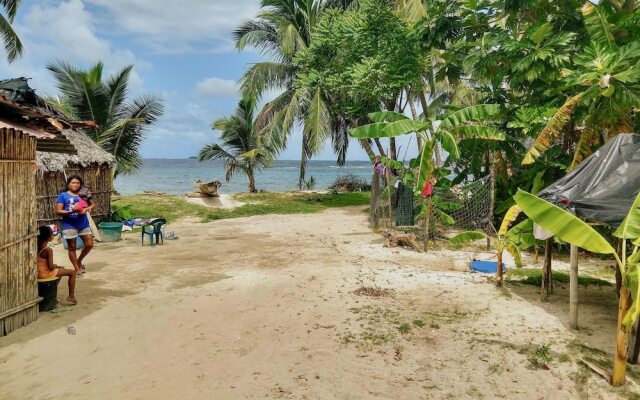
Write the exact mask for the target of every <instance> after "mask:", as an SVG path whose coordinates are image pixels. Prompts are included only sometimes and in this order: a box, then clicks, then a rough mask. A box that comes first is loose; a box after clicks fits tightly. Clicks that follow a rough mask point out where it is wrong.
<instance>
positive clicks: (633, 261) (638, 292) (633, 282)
mask: <svg viewBox="0 0 640 400" xmlns="http://www.w3.org/2000/svg"><path fill="white" fill-rule="evenodd" d="M638 262H640V252H637V253H635V254H633V255H632V256H631V257H629V258H628V259H627V272H626V274H625V276H624V282H623V283H624V286H625V287H626V288H627V289H629V292H630V293H631V298H632V299H633V302H632V303H631V307H629V311H627V313H626V314H625V316H624V318H623V320H622V323H623V324H625V325H626V326H627V329H629V330H630V329H631V327H632V326H633V324H634V323H635V322H636V320H637V319H638V315H640V301H639V300H640V284H639V282H638V281H640V271H639V270H638Z"/></svg>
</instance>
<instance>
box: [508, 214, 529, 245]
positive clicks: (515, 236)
mask: <svg viewBox="0 0 640 400" xmlns="http://www.w3.org/2000/svg"><path fill="white" fill-rule="evenodd" d="M505 236H506V238H507V239H509V240H510V241H512V242H513V243H514V244H515V245H516V246H518V249H520V250H526V249H528V248H529V247H531V246H533V245H534V244H536V238H535V236H534V235H533V221H532V220H531V218H527V219H525V220H524V221H522V222H520V223H519V224H517V225H516V226H514V227H513V228H511V229H509V230H508V231H507V234H506V235H505Z"/></svg>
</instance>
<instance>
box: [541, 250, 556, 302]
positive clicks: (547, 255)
mask: <svg viewBox="0 0 640 400" xmlns="http://www.w3.org/2000/svg"><path fill="white" fill-rule="evenodd" d="M552 246H553V238H549V239H547V241H546V244H545V247H544V267H543V268H542V286H541V288H540V301H549V281H550V280H551V259H552V253H551V251H552Z"/></svg>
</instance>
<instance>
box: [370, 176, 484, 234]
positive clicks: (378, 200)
mask: <svg viewBox="0 0 640 400" xmlns="http://www.w3.org/2000/svg"><path fill="white" fill-rule="evenodd" d="M389 189H391V192H389ZM396 190H397V189H395V188H394V187H393V186H392V187H391V188H389V187H388V185H387V182H386V179H385V178H384V177H376V176H375V175H374V177H373V184H372V190H371V192H372V193H371V195H372V202H371V210H370V212H371V213H370V223H371V226H372V227H384V228H393V227H397V228H403V230H407V229H409V230H411V229H410V228H414V229H415V231H416V234H417V235H418V236H420V235H423V232H424V224H425V218H424V213H425V209H426V206H425V202H424V201H423V200H422V198H420V197H414V198H413V200H414V201H413V205H414V207H415V208H414V210H412V211H413V212H412V213H410V214H411V215H414V216H415V219H414V224H413V226H412V227H402V226H399V225H408V224H398V221H399V219H405V218H399V217H403V216H404V214H409V213H408V212H407V210H406V206H405V203H406V202H405V201H402V202H401V203H398V202H397V201H394V197H395V194H396ZM491 198H492V183H491V176H490V175H489V176H486V177H484V178H482V179H478V180H475V181H470V182H464V183H462V184H460V185H455V186H453V187H451V188H443V187H435V188H434V190H433V195H432V197H431V199H432V202H433V206H432V207H433V208H432V212H431V218H430V229H429V232H430V234H429V236H430V237H431V238H434V237H436V236H441V235H443V234H444V232H445V231H446V230H448V229H453V230H481V231H485V232H487V233H492V232H491V228H490V225H489V223H490V218H489V215H490V214H491V213H492V210H491V207H492V199H491ZM396 213H401V214H402V216H401V215H397V214H396ZM392 221H393V223H392Z"/></svg>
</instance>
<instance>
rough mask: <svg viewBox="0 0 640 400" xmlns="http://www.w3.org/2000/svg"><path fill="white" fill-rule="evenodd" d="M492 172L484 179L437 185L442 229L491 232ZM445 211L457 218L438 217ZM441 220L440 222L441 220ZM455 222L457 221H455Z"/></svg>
mask: <svg viewBox="0 0 640 400" xmlns="http://www.w3.org/2000/svg"><path fill="white" fill-rule="evenodd" d="M491 186H492V185H491V175H487V176H486V177H484V178H482V179H478V180H476V181H472V182H468V183H466V184H461V185H456V186H453V187H451V188H441V187H435V188H434V191H433V208H434V214H435V215H434V216H435V218H433V219H434V220H435V223H436V225H437V226H438V227H439V228H442V229H446V228H455V229H465V230H481V231H485V232H487V233H491V232H490V229H491V228H490V226H489V223H490V217H489V215H490V214H491V213H492V210H491V207H492V205H491V203H492V201H491V198H492V193H491V190H492V189H491ZM438 212H442V213H444V214H446V215H448V216H449V217H451V218H452V219H453V220H450V219H447V218H438V217H439V213H438ZM439 220H440V221H439ZM451 222H453V223H451Z"/></svg>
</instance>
